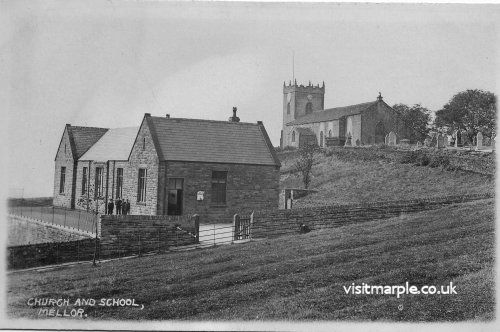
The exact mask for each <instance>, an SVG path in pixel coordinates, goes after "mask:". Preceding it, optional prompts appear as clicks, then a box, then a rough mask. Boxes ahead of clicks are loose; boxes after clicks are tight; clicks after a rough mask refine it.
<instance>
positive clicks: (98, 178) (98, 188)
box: [94, 166, 104, 199]
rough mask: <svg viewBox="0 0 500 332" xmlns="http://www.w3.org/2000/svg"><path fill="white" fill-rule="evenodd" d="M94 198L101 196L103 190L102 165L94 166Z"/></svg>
mask: <svg viewBox="0 0 500 332" xmlns="http://www.w3.org/2000/svg"><path fill="white" fill-rule="evenodd" d="M94 182H95V183H94V198H95V199H97V198H103V196H102V194H103V191H104V167H102V166H96V167H95V181H94Z"/></svg>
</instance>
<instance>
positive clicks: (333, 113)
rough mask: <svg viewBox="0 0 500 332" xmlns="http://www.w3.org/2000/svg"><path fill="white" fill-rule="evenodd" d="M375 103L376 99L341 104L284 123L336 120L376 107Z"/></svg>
mask: <svg viewBox="0 0 500 332" xmlns="http://www.w3.org/2000/svg"><path fill="white" fill-rule="evenodd" d="M377 103H378V101H372V102H368V103H362V104H356V105H350V106H343V107H335V108H329V109H325V110H322V111H316V112H313V113H310V114H307V115H304V116H301V117H300V118H298V119H295V120H294V121H291V122H288V123H287V124H286V125H287V126H295V125H301V124H306V123H315V122H326V121H332V120H338V119H340V118H341V117H343V116H348V115H354V114H360V113H363V112H365V111H367V110H368V109H371V108H372V107H376V105H377Z"/></svg>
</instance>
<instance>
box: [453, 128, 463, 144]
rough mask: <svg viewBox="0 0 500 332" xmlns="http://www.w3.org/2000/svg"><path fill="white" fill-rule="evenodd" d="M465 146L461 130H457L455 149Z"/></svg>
mask: <svg viewBox="0 0 500 332" xmlns="http://www.w3.org/2000/svg"><path fill="white" fill-rule="evenodd" d="M463 145H464V143H463V141H462V133H461V132H460V130H457V131H456V132H455V147H456V148H458V147H462V146H463Z"/></svg>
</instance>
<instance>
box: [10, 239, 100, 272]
mask: <svg viewBox="0 0 500 332" xmlns="http://www.w3.org/2000/svg"><path fill="white" fill-rule="evenodd" d="M95 241H96V240H95V239H84V240H78V241H66V242H51V243H39V244H29V245H22V246H11V247H8V248H7V264H8V268H9V269H20V268H28V267H35V266H43V265H51V264H60V263H66V262H75V261H89V260H92V259H93V257H94V252H95Z"/></svg>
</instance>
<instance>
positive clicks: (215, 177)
mask: <svg viewBox="0 0 500 332" xmlns="http://www.w3.org/2000/svg"><path fill="white" fill-rule="evenodd" d="M226 183H227V172H226V171H213V172H212V203H216V204H226Z"/></svg>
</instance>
